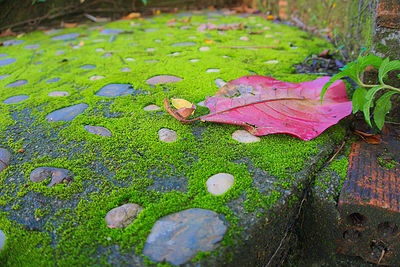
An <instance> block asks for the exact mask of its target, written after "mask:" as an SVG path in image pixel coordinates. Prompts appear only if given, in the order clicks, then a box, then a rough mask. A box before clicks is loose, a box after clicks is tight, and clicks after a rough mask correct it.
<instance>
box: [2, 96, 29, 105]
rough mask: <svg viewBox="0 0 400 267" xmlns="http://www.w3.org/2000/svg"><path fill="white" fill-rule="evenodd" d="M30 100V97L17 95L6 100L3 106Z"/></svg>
mask: <svg viewBox="0 0 400 267" xmlns="http://www.w3.org/2000/svg"><path fill="white" fill-rule="evenodd" d="M28 98H29V96H28V95H16V96H12V97H9V98H7V99H6V100H4V101H3V104H16V103H19V102H22V101H24V100H26V99H28Z"/></svg>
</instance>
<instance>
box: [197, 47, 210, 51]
mask: <svg viewBox="0 0 400 267" xmlns="http://www.w3.org/2000/svg"><path fill="white" fill-rule="evenodd" d="M208 50H210V47H208V46H202V47H200V48H199V51H208Z"/></svg>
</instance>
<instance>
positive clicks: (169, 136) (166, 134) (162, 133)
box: [158, 128, 178, 143]
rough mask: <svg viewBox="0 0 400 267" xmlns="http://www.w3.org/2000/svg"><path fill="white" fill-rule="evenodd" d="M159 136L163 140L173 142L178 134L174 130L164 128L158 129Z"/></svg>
mask: <svg viewBox="0 0 400 267" xmlns="http://www.w3.org/2000/svg"><path fill="white" fill-rule="evenodd" d="M158 138H159V139H160V140H161V141H163V142H166V143H172V142H175V141H176V139H177V138H178V134H177V133H176V132H175V131H173V130H170V129H167V128H162V129H161V130H159V131H158Z"/></svg>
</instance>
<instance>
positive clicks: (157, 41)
mask: <svg viewBox="0 0 400 267" xmlns="http://www.w3.org/2000/svg"><path fill="white" fill-rule="evenodd" d="M154 42H156V43H160V42H162V40H160V39H155V40H154Z"/></svg>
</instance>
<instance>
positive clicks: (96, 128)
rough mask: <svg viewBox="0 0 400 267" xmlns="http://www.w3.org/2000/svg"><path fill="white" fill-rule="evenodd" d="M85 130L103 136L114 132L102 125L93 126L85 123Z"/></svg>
mask: <svg viewBox="0 0 400 267" xmlns="http://www.w3.org/2000/svg"><path fill="white" fill-rule="evenodd" d="M84 128H85V130H86V131H88V132H89V133H92V134H97V135H101V136H103V137H110V136H112V133H111V132H110V130H108V129H107V128H104V127H101V126H92V125H85V126H84Z"/></svg>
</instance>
